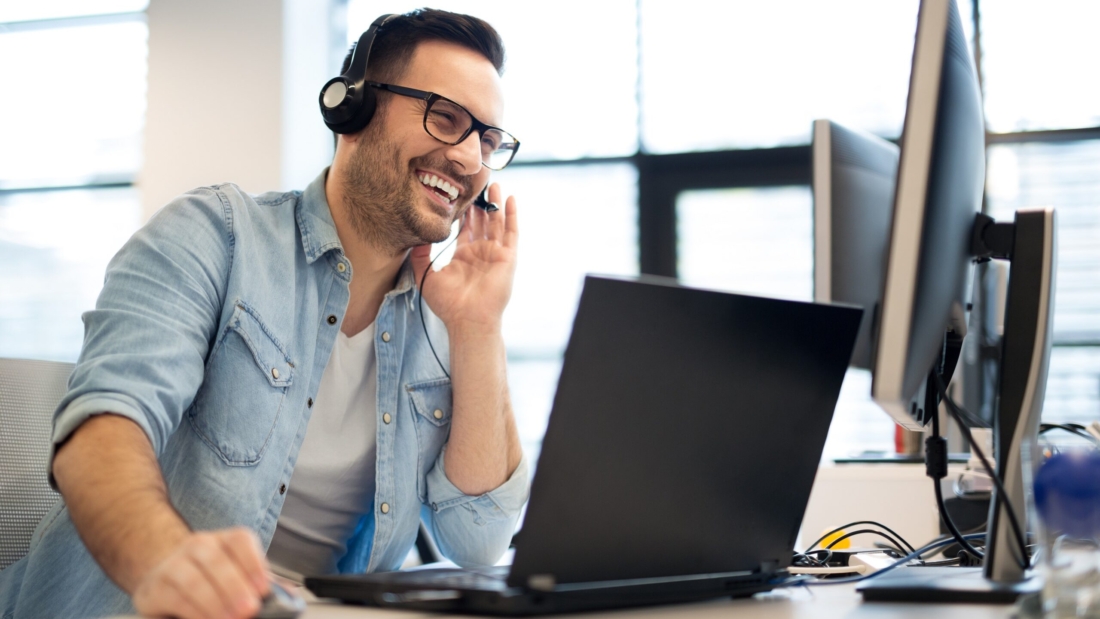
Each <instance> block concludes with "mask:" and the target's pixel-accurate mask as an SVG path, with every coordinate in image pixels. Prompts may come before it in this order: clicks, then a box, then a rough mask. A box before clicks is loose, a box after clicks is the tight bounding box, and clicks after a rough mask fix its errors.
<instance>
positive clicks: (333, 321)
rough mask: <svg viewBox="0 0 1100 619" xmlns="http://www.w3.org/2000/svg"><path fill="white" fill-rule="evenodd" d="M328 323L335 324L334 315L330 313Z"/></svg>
mask: <svg viewBox="0 0 1100 619" xmlns="http://www.w3.org/2000/svg"><path fill="white" fill-rule="evenodd" d="M328 324H330V325H334V324H336V316H332V315H330V316H329V317H328Z"/></svg>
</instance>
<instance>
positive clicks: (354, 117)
mask: <svg viewBox="0 0 1100 619" xmlns="http://www.w3.org/2000/svg"><path fill="white" fill-rule="evenodd" d="M376 102H377V93H375V92H374V89H373V88H371V87H370V86H367V85H366V84H365V83H363V84H362V85H360V86H359V87H358V88H357V87H356V86H355V85H354V84H349V83H348V81H347V79H346V78H345V77H344V76H340V77H334V78H332V79H331V80H329V81H328V83H326V84H325V86H324V88H322V89H321V95H320V98H319V100H318V103H320V105H321V116H322V117H324V119H325V125H327V126H328V128H329V129H330V130H332V131H333V132H335V133H343V134H347V133H358V132H359V131H362V130H363V128H364V127H366V126H367V124H368V123H370V119H371V117H373V116H374V109H375V107H376Z"/></svg>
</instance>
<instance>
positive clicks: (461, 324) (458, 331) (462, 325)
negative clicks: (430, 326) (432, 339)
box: [444, 318, 502, 342]
mask: <svg viewBox="0 0 1100 619" xmlns="http://www.w3.org/2000/svg"><path fill="white" fill-rule="evenodd" d="M444 324H446V326H447V335H448V337H450V339H451V341H452V342H460V341H470V340H484V339H486V338H492V337H502V329H501V320H500V319H499V318H498V319H495V320H494V319H484V320H475V319H462V320H452V321H450V322H448V323H444Z"/></svg>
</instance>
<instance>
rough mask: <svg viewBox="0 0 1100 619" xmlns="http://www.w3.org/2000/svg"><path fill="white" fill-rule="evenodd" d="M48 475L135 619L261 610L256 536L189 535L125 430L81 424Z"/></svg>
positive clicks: (263, 568)
mask: <svg viewBox="0 0 1100 619" xmlns="http://www.w3.org/2000/svg"><path fill="white" fill-rule="evenodd" d="M53 472H54V477H55V478H56V479H57V485H58V488H59V489H60V490H61V495H62V496H63V497H64V498H65V504H66V506H67V507H68V508H69V513H70V515H71V516H72V520H73V524H74V525H75V526H76V530H77V533H79V534H80V538H81V539H82V540H83V541H84V545H85V546H87V548H88V551H89V552H90V553H91V554H92V556H93V557H95V559H96V561H97V562H98V563H99V565H100V566H101V567H102V568H103V570H104V571H105V572H106V573H107V575H108V576H110V577H111V580H113V581H114V582H115V584H117V585H118V586H119V587H120V588H121V589H122V590H123V591H126V592H127V593H129V594H130V597H131V599H132V600H133V603H134V607H135V608H136V609H137V611H138V612H140V613H141V614H143V615H158V616H166V617H181V618H183V619H191V618H192V617H194V618H196V619H197V618H199V617H218V618H221V617H251V616H253V615H255V614H256V612H257V611H258V610H259V609H260V604H261V602H260V599H261V598H262V597H263V596H264V595H266V594H267V593H268V592H269V591H270V585H269V584H268V578H269V576H268V573H267V559H266V558H265V557H264V553H263V550H262V549H261V548H260V542H259V540H258V539H257V538H256V534H255V533H253V532H252V531H250V530H248V529H245V528H240V527H238V528H232V529H222V530H217V531H192V530H191V529H190V528H189V527H188V526H187V523H186V522H184V521H183V518H181V517H180V515H179V513H177V512H176V510H175V508H173V507H172V503H171V501H170V500H169V498H168V488H167V486H166V485H165V483H164V477H163V476H162V475H161V472H160V465H159V464H158V463H157V459H156V455H155V454H154V453H153V448H152V445H151V444H150V443H149V439H148V438H147V437H146V436H145V432H144V431H143V430H142V429H141V428H140V427H139V426H138V425H137V424H136V423H134V422H133V421H131V420H129V419H127V418H126V417H122V416H120V415H113V414H109V413H108V414H103V415H96V416H94V417H91V418H89V419H88V420H86V421H85V422H84V423H83V424H81V426H80V427H79V428H77V429H76V430H75V431H74V432H73V434H72V435H71V436H70V438H69V440H67V441H66V442H65V443H63V444H62V445H61V446H60V447H59V448H58V451H57V456H55V458H54V462H53Z"/></svg>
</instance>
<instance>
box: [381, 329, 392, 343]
mask: <svg viewBox="0 0 1100 619" xmlns="http://www.w3.org/2000/svg"><path fill="white" fill-rule="evenodd" d="M382 341H383V342H388V341H390V332H389V331H383V332H382Z"/></svg>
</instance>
